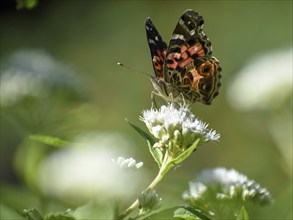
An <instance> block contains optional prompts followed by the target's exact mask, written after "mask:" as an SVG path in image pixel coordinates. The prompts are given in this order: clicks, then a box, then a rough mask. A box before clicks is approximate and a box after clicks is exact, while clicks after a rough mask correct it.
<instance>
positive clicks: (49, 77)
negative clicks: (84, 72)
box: [0, 49, 81, 106]
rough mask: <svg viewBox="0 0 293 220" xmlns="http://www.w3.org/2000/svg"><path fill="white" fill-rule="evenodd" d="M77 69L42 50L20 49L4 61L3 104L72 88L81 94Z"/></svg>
mask: <svg viewBox="0 0 293 220" xmlns="http://www.w3.org/2000/svg"><path fill="white" fill-rule="evenodd" d="M79 88H80V84H79V81H78V80H77V78H76V76H75V75H74V74H73V70H72V69H71V68H69V67H68V66H66V65H64V64H63V63H61V62H58V61H57V60H55V59H54V58H53V57H52V56H50V55H49V54H48V53H46V52H45V51H42V50H33V49H31V50H19V51H17V52H15V53H13V54H12V55H11V56H10V57H9V58H8V59H7V60H6V61H5V62H2V63H1V76H0V104H1V105H2V106H7V105H13V104H14V103H15V102H17V101H19V100H21V99H22V98H24V97H26V96H30V97H35V98H44V97H47V96H48V95H49V94H50V93H51V92H56V91H58V90H64V91H65V90H66V89H69V90H70V92H73V93H74V94H77V95H81V93H80V92H81V91H78V90H79Z"/></svg>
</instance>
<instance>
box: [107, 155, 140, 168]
mask: <svg viewBox="0 0 293 220" xmlns="http://www.w3.org/2000/svg"><path fill="white" fill-rule="evenodd" d="M112 161H113V162H114V163H116V164H117V165H118V166H120V167H121V168H136V169H139V168H141V167H142V166H143V162H138V163H136V160H135V159H133V158H132V157H130V158H128V159H125V158H124V157H118V158H117V160H115V159H112Z"/></svg>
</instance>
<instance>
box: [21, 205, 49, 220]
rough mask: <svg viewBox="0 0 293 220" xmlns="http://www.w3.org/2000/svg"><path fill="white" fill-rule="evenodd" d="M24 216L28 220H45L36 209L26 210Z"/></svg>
mask: <svg viewBox="0 0 293 220" xmlns="http://www.w3.org/2000/svg"><path fill="white" fill-rule="evenodd" d="M22 215H23V216H25V217H26V218H27V219H28V220H44V218H43V216H42V215H41V214H40V212H39V211H38V210H37V209H35V208H32V209H24V210H23V212H22Z"/></svg>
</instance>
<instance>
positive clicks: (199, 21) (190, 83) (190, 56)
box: [163, 9, 221, 104]
mask: <svg viewBox="0 0 293 220" xmlns="http://www.w3.org/2000/svg"><path fill="white" fill-rule="evenodd" d="M203 24H204V19H203V17H202V16H201V15H199V14H198V13H197V12H195V11H193V10H191V9H189V10H187V11H185V12H184V13H183V14H182V16H181V17H180V19H179V21H178V23H177V25H176V27H175V29H174V32H173V34H172V37H171V40H170V43H169V46H168V49H167V52H166V58H165V62H164V73H163V74H164V79H165V81H166V82H167V83H170V84H171V85H172V86H173V88H172V90H174V91H175V90H176V91H177V92H179V93H181V94H182V95H183V96H184V98H186V99H188V100H190V101H191V102H196V101H201V102H203V103H205V104H210V103H211V101H212V99H213V98H214V97H215V96H216V95H217V94H218V89H219V86H220V82H219V80H220V71H221V68H220V66H219V62H218V61H217V59H216V58H214V57H212V56H211V55H212V47H211V42H210V40H209V39H208V38H207V36H206V35H205V34H204V33H203Z"/></svg>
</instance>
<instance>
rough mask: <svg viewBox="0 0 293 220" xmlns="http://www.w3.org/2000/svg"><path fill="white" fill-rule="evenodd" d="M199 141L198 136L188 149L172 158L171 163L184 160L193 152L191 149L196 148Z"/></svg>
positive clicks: (178, 162)
mask: <svg viewBox="0 0 293 220" xmlns="http://www.w3.org/2000/svg"><path fill="white" fill-rule="evenodd" d="M199 141H200V139H199V138H198V139H197V140H196V141H195V142H194V143H193V144H192V145H191V146H190V147H189V148H188V149H186V150H185V151H183V152H182V153H181V154H180V155H179V156H177V157H176V158H174V159H173V160H172V161H171V163H173V164H175V165H178V164H180V163H181V162H182V161H184V160H185V159H186V158H187V157H189V156H190V155H191V154H192V153H193V151H194V150H195V149H196V147H197V145H198V143H199Z"/></svg>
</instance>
